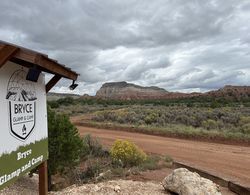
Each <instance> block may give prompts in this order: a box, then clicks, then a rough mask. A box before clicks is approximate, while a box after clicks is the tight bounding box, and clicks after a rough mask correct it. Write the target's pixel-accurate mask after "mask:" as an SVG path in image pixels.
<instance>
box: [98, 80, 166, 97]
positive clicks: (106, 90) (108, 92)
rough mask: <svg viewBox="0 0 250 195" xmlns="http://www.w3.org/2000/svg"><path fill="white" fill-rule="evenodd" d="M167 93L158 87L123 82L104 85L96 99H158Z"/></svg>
mask: <svg viewBox="0 0 250 195" xmlns="http://www.w3.org/2000/svg"><path fill="white" fill-rule="evenodd" d="M168 93H169V92H168V91H166V90H165V89H162V88H159V87H154V86H152V87H142V86H139V85H135V84H132V83H127V82H125V81H123V82H110V83H104V84H103V85H102V87H101V88H100V89H99V90H98V91H97V93H96V97H98V98H103V99H121V100H131V99H158V98H161V97H163V96H165V95H166V94H168Z"/></svg>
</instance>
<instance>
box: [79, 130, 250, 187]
mask: <svg viewBox="0 0 250 195" xmlns="http://www.w3.org/2000/svg"><path fill="white" fill-rule="evenodd" d="M77 128H78V129H79V132H80V134H81V135H84V134H86V133H91V134H92V135H93V136H96V137H99V138H100V141H101V143H103V144H104V145H106V146H108V147H109V146H111V144H112V143H113V142H114V140H116V139H127V140H131V141H133V142H134V143H136V144H137V145H138V146H140V147H141V148H142V149H143V150H144V151H146V152H149V153H155V154H162V155H164V154H168V155H170V156H172V157H173V158H174V159H175V160H178V161H181V162H184V163H187V164H189V165H192V166H194V167H196V168H200V169H203V170H206V171H208V172H210V173H212V174H215V175H217V176H221V177H223V178H227V179H230V180H231V181H236V182H239V183H241V184H243V185H245V186H250V147H245V146H233V145H225V144H217V143H208V142H199V141H190V140H183V139H174V138H166V137H159V136H152V135H145V134H140V133H130V132H125V131H115V130H106V129H96V128H90V127H82V126H78V127H77Z"/></svg>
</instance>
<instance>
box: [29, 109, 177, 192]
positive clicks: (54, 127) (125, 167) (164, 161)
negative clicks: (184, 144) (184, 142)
mask: <svg viewBox="0 0 250 195" xmlns="http://www.w3.org/2000/svg"><path fill="white" fill-rule="evenodd" d="M48 126H49V156H50V157H49V160H48V175H49V180H48V186H49V190H59V189H62V188H64V187H67V186H69V185H72V184H82V183H89V182H99V181H103V180H108V179H113V178H126V177H127V176H131V175H137V174H140V172H141V171H145V170H154V169H161V168H166V167H171V166H172V159H171V158H169V157H168V156H156V155H150V154H148V155H147V154H145V153H144V152H143V151H142V150H141V149H140V148H139V147H138V146H136V145H135V144H134V143H132V142H130V141H128V140H116V141H115V142H114V144H113V146H112V147H111V148H110V149H109V148H104V147H103V146H102V145H101V143H100V142H99V140H98V139H97V138H94V137H92V136H91V135H89V134H87V135H85V136H83V137H80V135H79V133H78V131H77V129H76V127H75V126H74V125H73V124H72V123H71V122H70V120H69V117H68V116H67V115H65V114H59V113H57V112H55V111H53V110H51V108H49V107H48ZM34 172H36V170H33V171H32V172H31V175H32V173H34Z"/></svg>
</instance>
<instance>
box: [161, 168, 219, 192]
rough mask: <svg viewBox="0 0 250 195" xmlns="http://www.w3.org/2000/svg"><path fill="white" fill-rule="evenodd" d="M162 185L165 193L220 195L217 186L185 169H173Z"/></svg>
mask: <svg viewBox="0 0 250 195" xmlns="http://www.w3.org/2000/svg"><path fill="white" fill-rule="evenodd" d="M162 185H163V187H164V189H165V190H166V191H171V192H174V193H177V194H179V195H196V194H199V195H221V193H220V190H219V186H218V185H216V184H215V183H213V182H212V181H210V180H208V179H205V178H203V177H201V176H200V175H199V174H198V173H193V172H190V171H189V170H187V169H185V168H179V169H175V170H174V171H173V172H172V173H171V174H170V175H168V176H167V177H166V178H165V179H164V180H163V182H162Z"/></svg>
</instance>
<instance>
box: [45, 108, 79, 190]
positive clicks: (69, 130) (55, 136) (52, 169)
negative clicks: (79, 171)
mask: <svg viewBox="0 0 250 195" xmlns="http://www.w3.org/2000/svg"><path fill="white" fill-rule="evenodd" d="M48 129H49V131H48V132H49V135H48V138H49V160H48V173H49V189H51V187H52V186H51V179H50V178H51V175H53V174H56V173H57V172H63V171H64V170H65V168H71V167H73V166H75V165H77V164H78V163H79V160H80V154H81V152H82V140H81V138H80V136H79V134H78V131H77V129H76V127H75V126H74V125H73V124H71V122H70V120H69V118H68V117H67V116H66V115H62V114H57V113H55V112H54V111H52V110H51V109H50V108H48Z"/></svg>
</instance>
